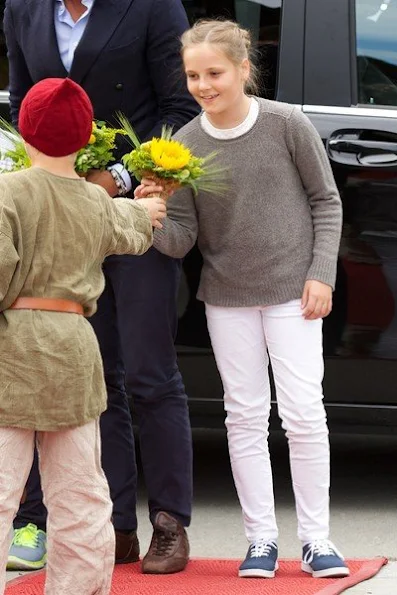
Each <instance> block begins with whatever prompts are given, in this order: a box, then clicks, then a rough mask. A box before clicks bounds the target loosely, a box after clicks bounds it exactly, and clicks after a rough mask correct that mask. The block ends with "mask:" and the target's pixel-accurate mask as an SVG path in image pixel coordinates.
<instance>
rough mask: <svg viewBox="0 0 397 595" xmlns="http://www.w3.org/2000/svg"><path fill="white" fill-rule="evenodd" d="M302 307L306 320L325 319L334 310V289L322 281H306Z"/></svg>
mask: <svg viewBox="0 0 397 595" xmlns="http://www.w3.org/2000/svg"><path fill="white" fill-rule="evenodd" d="M301 307H302V315H303V317H304V318H305V319H306V320H316V319H317V318H325V317H326V316H328V314H329V313H330V312H331V310H332V288H331V287H330V286H329V285H326V283H321V281H314V280H309V281H306V283H305V287H304V288H303V295H302V302H301Z"/></svg>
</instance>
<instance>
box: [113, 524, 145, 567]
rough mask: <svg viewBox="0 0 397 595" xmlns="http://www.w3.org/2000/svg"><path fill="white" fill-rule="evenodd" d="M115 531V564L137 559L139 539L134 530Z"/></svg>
mask: <svg viewBox="0 0 397 595" xmlns="http://www.w3.org/2000/svg"><path fill="white" fill-rule="evenodd" d="M115 533H116V560H115V562H116V564H130V563H131V562H138V560H139V541H138V537H137V535H136V531H131V533H121V532H120V531H117V530H115Z"/></svg>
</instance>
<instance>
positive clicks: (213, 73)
mask: <svg viewBox="0 0 397 595" xmlns="http://www.w3.org/2000/svg"><path fill="white" fill-rule="evenodd" d="M220 74H221V73H220V72H211V76H219V75H220Z"/></svg>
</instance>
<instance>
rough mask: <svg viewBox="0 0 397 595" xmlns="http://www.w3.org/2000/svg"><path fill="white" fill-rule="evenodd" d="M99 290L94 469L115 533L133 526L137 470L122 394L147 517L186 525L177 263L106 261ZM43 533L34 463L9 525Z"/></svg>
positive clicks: (159, 257)
mask: <svg viewBox="0 0 397 595" xmlns="http://www.w3.org/2000/svg"><path fill="white" fill-rule="evenodd" d="M104 273H105V277H106V287H105V290H104V292H103V294H102V296H101V297H100V299H99V302H98V311H97V313H96V314H95V315H94V316H93V317H92V318H91V319H90V320H91V322H92V325H93V327H94V330H95V332H96V335H97V337H98V341H99V345H100V348H101V353H102V358H103V362H104V370H105V380H106V385H107V391H108V408H107V410H106V411H105V412H104V413H103V415H102V417H101V434H102V465H103V468H104V471H105V474H106V477H107V479H108V482H109V486H110V493H111V497H112V500H113V506H114V509H113V522H114V526H115V528H116V529H119V530H131V529H135V528H136V527H137V518H136V489H137V465H136V458H135V443H134V436H133V431H132V419H131V414H130V408H129V404H128V400H127V394H128V395H131V396H132V398H133V411H134V423H135V424H136V425H137V426H138V427H139V441H140V443H139V444H140V452H141V463H142V468H143V473H144V480H145V484H146V490H147V494H148V499H149V502H148V504H149V514H150V518H151V520H152V521H153V519H154V517H155V515H156V513H157V512H158V511H160V510H162V511H165V512H168V513H170V514H171V515H173V516H174V517H175V518H177V519H178V520H179V521H180V522H181V523H182V524H183V525H185V526H188V525H189V523H190V517H191V503H192V440H191V429H190V423H189V413H188V405H187V397H186V394H185V388H184V385H183V381H182V378H181V375H180V372H179V370H178V366H177V361H176V351H175V347H174V338H175V333H176V329H177V311H176V299H177V291H178V286H179V280H180V273H181V261H179V260H176V259H172V258H168V257H167V256H164V255H163V254H160V253H159V252H158V251H157V250H155V249H154V248H151V249H150V250H149V251H148V252H147V253H146V254H144V255H143V256H117V257H116V256H112V257H110V258H108V259H107V260H106V262H105V263H104ZM29 522H32V523H35V524H36V525H38V526H39V528H41V529H45V522H46V510H45V507H44V505H43V503H42V493H41V487H40V477H39V472H38V465H37V458H36V459H35V462H34V464H33V467H32V471H31V473H30V476H29V479H28V484H27V500H26V502H25V503H24V504H22V505H21V507H20V510H19V512H18V515H17V517H16V519H15V522H14V526H15V527H16V528H17V527H21V526H23V525H25V524H27V523H29Z"/></svg>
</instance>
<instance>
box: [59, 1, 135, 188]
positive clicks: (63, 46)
mask: <svg viewBox="0 0 397 595" xmlns="http://www.w3.org/2000/svg"><path fill="white" fill-rule="evenodd" d="M94 2H95V0H82V4H83V5H84V6H85V7H86V8H87V10H86V11H85V13H84V14H82V15H81V17H80V18H79V19H78V20H77V21H76V22H75V21H74V20H73V19H72V17H71V16H70V13H69V11H68V10H67V8H66V6H65V3H64V1H63V0H56V2H55V8H54V24H55V33H56V38H57V42H58V49H59V54H60V56H61V60H62V62H63V65H64V66H65V68H66V70H67V72H70V69H71V67H72V63H73V58H74V52H75V50H76V48H77V46H78V45H79V42H80V40H81V38H82V37H83V34H84V31H85V28H86V26H87V23H88V18H89V16H90V12H91V10H92V7H93V5H94ZM112 167H114V168H115V169H116V171H118V172H119V173H120V175H121V176H122V177H123V180H124V183H125V184H126V186H127V190H130V189H131V178H130V176H129V174H128V172H127V171H126V170H125V169H124V167H123V165H122V164H121V163H117V164H116V165H114V166H112Z"/></svg>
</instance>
